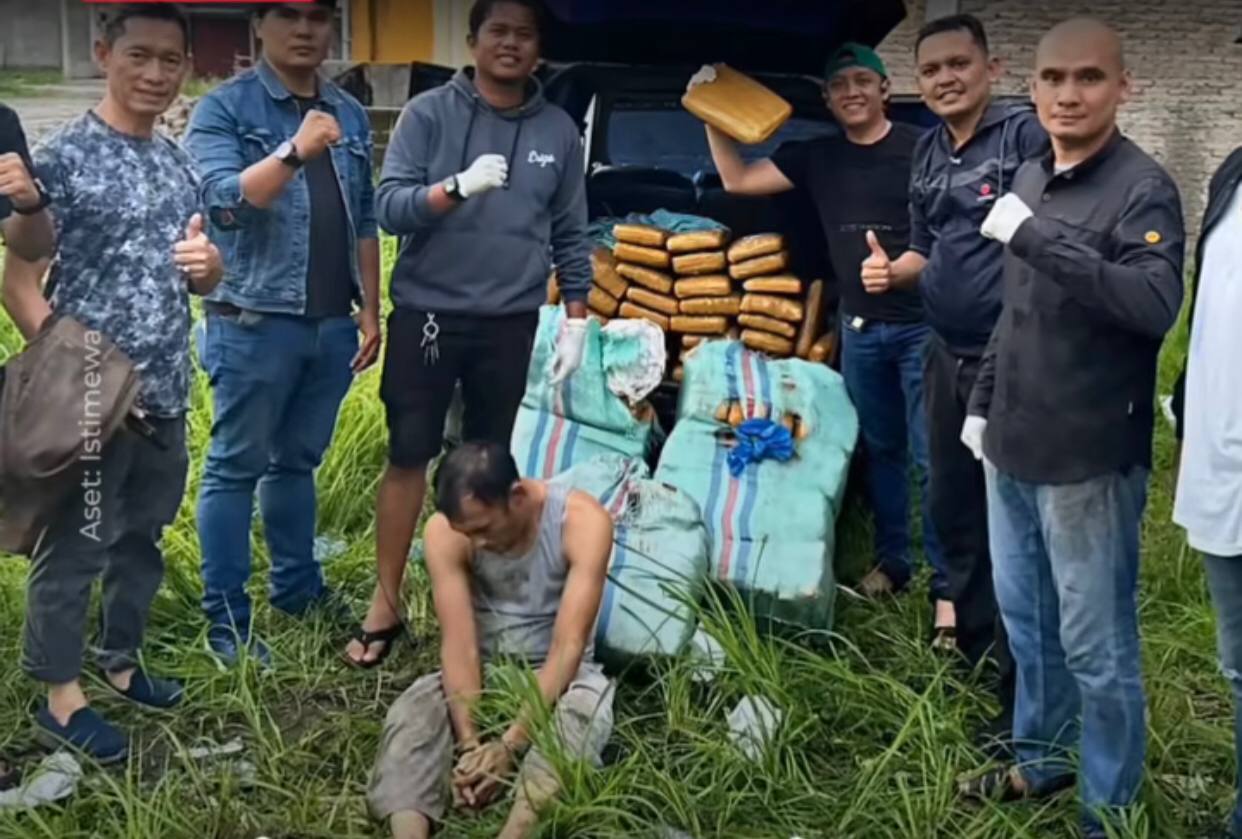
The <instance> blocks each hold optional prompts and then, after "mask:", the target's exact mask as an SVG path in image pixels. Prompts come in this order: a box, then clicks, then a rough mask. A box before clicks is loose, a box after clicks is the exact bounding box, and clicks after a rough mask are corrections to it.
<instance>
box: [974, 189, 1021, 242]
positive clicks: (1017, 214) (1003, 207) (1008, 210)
mask: <svg viewBox="0 0 1242 839" xmlns="http://www.w3.org/2000/svg"><path fill="white" fill-rule="evenodd" d="M1032 215H1034V213H1032V212H1031V208H1030V207H1028V206H1026V204H1025V203H1024V202H1023V201H1022V199H1021V198H1019V197H1018V196H1017V195H1015V194H1014V193H1012V192H1007V193H1005V194H1004V195H1002V196H1001V197H1000V200H999V201H997V202H996V204H995V205H994V206H993V207H992V212H990V213H988V217H987V218H986V219H984V220H983V227H982V228H980V230H979V232H980V233H982V234H983V236H984V238H987V239H995V240H996V241H998V242H1001V243H1002V244H1006V245H1008V244H1009V240H1010V239H1012V238H1013V236H1014V234H1015V233H1017V232H1018V228H1019V227H1021V226H1022V223H1023V222H1024V221H1026V220H1027V219H1029V218H1030V217H1031V216H1032Z"/></svg>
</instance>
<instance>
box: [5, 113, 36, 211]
mask: <svg viewBox="0 0 1242 839" xmlns="http://www.w3.org/2000/svg"><path fill="white" fill-rule="evenodd" d="M0 154H17V155H20V156H21V159H22V160H23V161H24V162H25V164H26V168H27V169H28V170H30V171H31V172H34V164H33V163H31V162H30V149H29V148H27V146H26V133H25V132H24V131H22V123H21V120H20V119H18V118H17V113H16V112H15V111H14V110H13V109H12V108H10V107H8V106H6V105H0ZM12 212H13V204H12V202H11V201H9V199H8V198H5V197H4V196H2V195H0V221H4V220H5V219H6V218H8V217H9V216H10V215H11V214H12Z"/></svg>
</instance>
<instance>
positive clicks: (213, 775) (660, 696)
mask: <svg viewBox="0 0 1242 839" xmlns="http://www.w3.org/2000/svg"><path fill="white" fill-rule="evenodd" d="M386 257H387V259H386V262H387V263H389V264H390V263H391V259H392V246H391V243H389V244H388V246H387V248H386ZM17 346H18V341H17V339H16V336H15V335H14V333H13V331H12V328H11V325H9V324H8V323H7V322H6V321H3V320H0V354H3V353H4V352H6V351H7V352H11V351H13V350H14V349H15V348H16V347H17ZM1183 346H1184V337H1181V333H1180V331H1179V337H1178V338H1177V339H1175V340H1173V341H1171V342H1170V347H1169V348H1168V350H1167V351H1166V354H1165V359H1164V364H1163V370H1162V373H1163V376H1162V378H1163V387H1164V389H1166V390H1167V388H1168V386H1169V384H1170V382H1171V378H1172V374H1173V373H1174V372H1175V367H1176V364H1177V363H1178V362H1179V360H1180V358H1181V356H1182V352H1183ZM377 386H378V372H371V373H368V374H367V375H366V376H364V377H363V378H362V379H361V381H359V383H358V384H357V386H356V387H355V388H354V390H353V392H352V393H351V394H350V396H349V398H348V400H347V402H346V404H345V406H344V409H343V411H342V415H341V421H340V425H339V428H338V432H337V436H336V440H335V443H334V446H333V448H332V449H331V451H330V453H329V455H328V457H327V460H326V462H325V463H324V466H323V468H322V470H321V471H320V474H319V487H320V504H321V522H322V529H323V530H324V531H326V532H328V533H331V534H334V535H336V536H338V537H339V538H341V539H342V540H344V541H345V542H346V544H347V545H348V548H347V550H346V551H345V553H344V555H343V556H341V557H338V558H336V559H334V560H333V561H332V562H331V564H330V565H329V566H328V575H329V577H330V578H331V581H332V583H333V584H334V585H335V586H337V587H338V588H340V589H341V590H342V591H344V592H345V593H347V594H348V595H350V596H351V597H352V598H353V599H354V600H355V602H356V603H358V604H359V606H361V604H362V602H363V600H364V598H365V597H366V596H367V593H368V591H369V586H370V582H371V567H372V539H373V516H372V499H373V497H374V490H375V484H376V480H377V477H378V475H379V472H380V469H381V467H382V464H383V461H384V442H385V432H384V424H383V416H382V410H381V407H380V404H379V402H378V399H377V393H376V389H377ZM207 395H208V393H207V388H206V385H205V383H204V382H203V380H202V378H201V377H200V378H199V380H198V382H197V383H196V388H195V394H194V399H195V409H194V412H193V415H192V417H191V434H190V438H191V441H192V456H193V464H192V469H191V479H190V486H189V492H188V493H187V497H186V501H185V503H184V505H183V508H182V510H181V513H180V515H179V517H178V520H177V522H176V525H175V526H174V527H173V528H172V529H171V531H170V532H169V534H168V537H167V540H166V547H167V555H168V574H167V580H166V584H165V585H164V587H163V589H162V590H161V591H160V594H159V597H158V599H157V601H156V603H155V608H154V612H153V615H152V620H151V628H150V634H149V640H148V645H147V655H148V657H149V659H150V661H151V663H152V665H153V667H155V668H156V669H158V670H160V671H162V672H167V673H170V674H173V675H175V676H177V677H179V678H181V679H183V680H184V681H185V683H186V685H187V690H188V694H187V699H186V702H185V703H184V704H183V705H182V707H180V708H178V709H177V710H176V711H175V713H172V714H167V715H152V714H140V713H136V712H135V711H133V710H131V709H129V708H127V707H122V706H119V705H117V704H116V703H114V702H110V701H108V700H106V699H105V698H104V693H103V692H102V691H101V690H99V689H98V685H95V686H94V687H93V688H92V694H93V695H94V696H98V697H100V701H99V704H100V706H101V707H103V708H104V709H105V710H106V711H107V713H109V714H110V715H111V716H113V717H114V718H115V719H117V720H118V721H119V722H121V723H122V724H124V725H126V726H127V727H129V729H130V730H131V731H132V732H133V733H134V737H135V746H136V748H135V749H134V752H133V757H132V758H131V760H130V762H129V764H128V765H127V766H123V767H121V768H119V769H113V770H108V771H103V770H95V769H92V770H91V771H89V773H88V777H87V779H86V781H85V782H84V784H83V786H82V788H81V789H80V790H79V792H78V794H77V795H75V796H74V797H73V798H72V799H71V800H69V801H68V802H67V803H65V804H64V805H63V806H59V807H52V808H48V809H44V810H39V811H36V812H32V813H28V814H22V815H13V814H0V836H21V837H88V836H89V837H118V839H119V837H127V838H128V837H182V836H185V837H221V839H224V837H237V839H243V837H254V836H257V835H267V836H270V837H338V836H375V835H380V828H379V826H378V825H376V824H374V823H373V822H371V821H370V819H369V818H368V816H367V814H366V809H365V804H364V795H365V789H366V780H367V774H368V770H369V767H370V763H371V760H372V758H373V756H374V752H375V747H376V740H377V737H378V735H379V733H380V727H381V724H382V721H383V717H384V713H385V711H386V709H387V708H388V706H389V704H390V703H391V702H392V700H393V699H394V698H395V697H396V696H397V695H398V693H399V692H400V691H401V690H402V689H403V688H405V687H406V686H407V685H409V684H410V683H412V682H413V680H414V679H415V677H416V676H418V675H419V674H421V673H423V672H426V671H427V670H428V669H431V668H433V667H435V666H436V651H435V645H434V642H432V641H430V640H427V641H425V642H424V644H423V646H422V647H420V648H419V649H417V650H411V649H410V648H409V647H407V646H402V647H401V648H400V649H399V651H398V652H397V653H396V654H395V655H394V656H393V658H391V659H390V663H389V665H388V666H387V667H386V668H384V669H383V670H381V671H379V672H377V673H370V674H360V673H356V672H353V671H350V670H347V669H345V668H344V667H343V666H342V665H341V664H340V663H338V659H337V654H338V651H339V650H340V648H341V641H342V638H341V637H339V634H338V630H335V629H333V628H331V627H326V626H323V625H318V624H314V623H312V624H309V625H306V624H299V623H294V622H292V621H290V620H287V619H284V618H282V617H279V616H277V615H275V614H273V613H272V612H270V611H269V610H267V609H266V607H265V605H264V601H263V590H264V580H265V574H264V573H263V572H264V570H265V566H266V558H265V549H264V548H263V547H262V543H261V542H259V543H257V544H258V547H257V549H256V550H257V558H256V566H257V567H256V574H255V577H254V581H255V582H254V595H255V597H256V602H257V603H258V604H259V609H258V614H257V618H256V620H257V621H258V625H259V629H260V631H261V633H262V634H263V635H264V636H265V637H266V638H267V639H268V640H269V641H270V642H271V644H272V647H273V649H274V651H275V655H276V662H277V668H276V670H275V672H274V673H271V674H267V675H261V674H259V673H256V672H254V671H252V670H243V671H242V672H236V673H221V672H219V671H218V670H217V669H216V668H215V666H214V665H213V663H212V661H211V660H210V658H209V657H208V656H207V654H206V653H205V652H204V647H203V630H204V625H203V623H202V620H201V617H200V613H199V609H198V597H199V592H200V588H199V582H198V550H197V538H196V535H195V531H194V519H193V509H194V498H195V495H196V492H197V485H198V480H197V474H198V470H199V467H200V464H201V459H202V455H203V447H204V444H205V442H206V439H207V432H208V426H209V418H208V408H207V404H208V403H207ZM1171 461H1172V446H1171V441H1170V438H1169V435H1168V433H1167V429H1166V428H1165V427H1164V426H1163V424H1162V425H1161V428H1160V432H1159V440H1158V443H1157V463H1158V465H1157V469H1156V472H1155V474H1154V476H1153V479H1152V492H1151V503H1150V505H1149V510H1148V518H1147V524H1146V533H1145V539H1144V567H1143V585H1142V606H1141V608H1142V628H1143V653H1144V664H1145V672H1146V677H1147V689H1148V696H1149V699H1150V723H1151V740H1150V748H1149V755H1150V757H1149V772H1148V775H1147V782H1146V786H1145V789H1144V794H1143V801H1144V807H1143V810H1142V812H1141V813H1140V814H1139V816H1138V818H1137V819H1136V820H1135V824H1134V826H1133V829H1131V830H1130V831H1128V833H1127V834H1126V835H1129V836H1134V837H1157V836H1159V837H1165V836H1168V837H1183V836H1192V835H1198V833H1200V832H1201V831H1202V830H1203V829H1205V828H1207V827H1209V826H1212V825H1214V824H1216V823H1218V822H1220V821H1221V820H1222V819H1223V818H1224V816H1225V814H1226V812H1227V808H1228V805H1229V799H1230V794H1231V784H1232V777H1233V756H1232V734H1231V725H1232V716H1231V709H1230V704H1229V701H1228V698H1227V694H1226V691H1225V687H1224V684H1223V682H1222V681H1221V680H1220V678H1219V677H1218V675H1217V672H1216V665H1215V662H1214V656H1213V617H1212V612H1211V609H1210V606H1209V603H1208V600H1207V596H1206V592H1205V589H1204V583H1203V577H1202V572H1201V567H1200V562H1199V560H1198V558H1196V557H1195V556H1194V555H1193V554H1192V553H1190V552H1189V551H1188V550H1187V549H1186V547H1185V543H1184V540H1183V538H1182V535H1181V534H1180V533H1179V532H1178V530H1177V529H1176V528H1174V527H1173V525H1172V524H1171V523H1170V508H1171V497H1170V491H1171V487H1172V480H1173V476H1172V474H1171ZM867 545H868V537H867V525H866V523H865V521H863V516H862V514H861V511H860V507H859V505H858V502H857V501H856V500H852V501H851V502H850V504H849V509H848V510H847V512H846V515H845V517H844V519H843V521H842V525H841V558H840V563H839V565H840V571H841V578H842V579H843V580H846V581H851V582H852V581H853V580H854V579H856V578H857V575H858V574H859V572H861V571H862V570H863V569H865V567H866V566H867V564H868V561H869V558H868V549H867ZM25 572H26V567H25V564H24V562H23V561H20V560H15V559H10V560H4V561H0V646H2V650H0V661H3V664H2V665H0V738H3V739H2V740H0V750H3V751H5V752H7V753H9V754H17V755H23V756H30V758H31V759H32V758H33V750H32V749H31V746H30V739H29V724H28V715H27V708H28V706H29V704H30V703H31V702H32V700H34V699H35V698H36V695H37V690H36V686H35V685H33V684H32V683H31V682H30V681H29V680H27V679H26V678H25V677H23V676H22V674H21V673H20V671H19V669H18V657H19V643H20V635H21V621H22V608H23V582H24V575H25ZM424 583H425V581H424V577H423V574H422V571H421V568H415V570H414V573H413V580H412V586H411V590H412V592H413V597H412V598H411V606H410V618H411V620H412V622H413V623H414V625H415V626H416V627H417V629H418V632H419V634H420V635H422V636H423V637H424V638H426V639H432V638H434V635H435V625H434V620H433V617H432V612H431V610H430V607H429V602H428V599H427V590H426V587H425V584H424ZM839 602H840V603H841V607H840V614H839V620H838V623H837V627H836V630H837V632H838V635H836V636H834V638H833V639H832V640H831V641H830V642H819V643H818V644H816V645H815V646H809V645H799V644H796V643H792V642H790V641H787V640H781V639H774V638H769V637H766V636H764V635H761V634H760V633H758V632H757V631H756V630H755V627H754V626H753V624H752V623H751V622H750V621H748V620H744V619H740V618H739V617H738V616H737V613H736V608H735V604H731V603H729V602H727V598H726V602H723V603H722V602H719V601H718V600H715V599H712V600H710V601H709V602H708V603H707V604H706V605H704V606H703V607H702V622H703V624H704V626H705V627H706V629H707V630H708V632H709V633H710V634H711V635H713V636H714V637H715V638H716V639H717V640H719V641H720V642H721V645H722V646H723V648H724V649H725V651H726V654H727V660H726V663H725V664H724V666H723V668H722V670H721V673H720V675H719V676H718V678H717V680H716V681H715V683H714V684H713V685H710V686H704V685H701V684H698V683H696V682H695V681H694V680H693V678H692V673H693V668H692V666H691V665H690V664H689V663H687V662H673V663H670V664H667V665H665V666H663V667H661V668H659V669H658V670H657V671H656V672H654V673H646V674H643V675H642V676H641V677H639V676H635V677H633V678H629V679H627V680H626V683H625V685H624V686H623V688H622V689H621V692H620V696H619V699H618V706H617V710H618V713H617V726H616V731H615V734H614V737H613V743H612V745H611V747H610V750H609V755H608V758H609V765H608V768H607V769H606V770H605V771H602V772H581V771H579V772H574V773H571V774H570V777H569V781H568V785H567V789H566V792H565V796H564V799H563V802H562V803H561V804H560V805H559V806H557V807H556V808H555V809H554V810H553V811H551V812H550V813H549V814H548V817H547V820H546V822H545V825H544V831H543V835H545V836H549V837H553V836H554V837H595V836H600V837H602V836H615V837H643V836H655V835H658V834H657V833H656V828H657V826H658V825H660V824H668V825H671V826H673V827H676V828H679V829H681V830H685V831H687V832H688V833H690V834H691V835H693V836H696V837H748V838H749V837H756V839H789V837H791V836H793V835H800V836H803V837H806V838H807V839H810V837H903V839H904V838H905V837H919V839H922V838H923V837H954V839H984V837H996V838H997V839H1001V837H1023V836H1049V837H1060V836H1066V835H1069V834H1070V831H1071V830H1072V828H1073V825H1074V824H1075V821H1076V817H1077V808H1076V805H1075V802H1074V799H1073V797H1072V796H1071V797H1064V798H1061V799H1059V800H1057V801H1054V802H1052V803H1049V804H1044V805H1039V806H1036V805H1030V806H1027V805H1024V806H1020V807H1014V808H1009V809H1002V808H999V807H979V808H976V807H970V806H966V805H964V804H963V803H962V802H960V801H959V800H958V799H957V798H956V797H955V794H954V780H955V777H956V775H957V774H958V773H960V772H963V771H968V770H970V769H972V768H974V767H976V766H977V765H978V764H979V762H980V756H979V755H978V754H977V753H976V752H974V751H973V750H972V748H971V747H970V745H969V734H970V731H971V729H972V728H973V727H974V726H975V725H977V724H978V723H979V722H980V721H981V720H982V719H983V717H984V716H985V715H986V714H987V713H988V712H989V711H990V710H991V709H992V706H991V702H990V699H989V697H988V695H987V693H986V691H984V690H983V689H982V687H981V686H980V684H979V683H978V682H976V681H975V680H972V679H970V678H966V677H964V676H962V675H960V674H958V673H955V672H954V671H952V670H951V669H947V668H946V667H945V666H944V665H943V664H942V662H941V661H940V660H938V659H937V658H936V657H934V656H933V655H932V654H930V653H929V652H928V651H927V650H926V649H925V641H924V639H925V637H926V634H927V628H928V621H929V615H928V610H927V605H926V602H925V598H924V597H922V596H921V592H920V593H919V594H915V595H912V596H908V597H905V598H903V599H901V600H899V601H896V602H893V603H886V604H879V605H876V604H867V603H860V602H857V601H854V600H853V599H851V598H848V597H842V598H841V599H840V601H839ZM755 693H758V694H762V695H765V696H767V697H769V698H770V699H771V700H772V701H774V702H775V703H777V704H778V705H780V706H781V707H782V709H783V710H784V712H785V716H786V723H785V725H784V726H783V728H782V729H781V732H780V734H779V736H778V737H777V739H776V741H775V745H774V748H773V749H772V750H770V752H769V753H768V754H767V755H766V756H765V758H764V759H763V760H762V761H761V762H760V763H759V764H758V765H754V764H751V763H749V762H747V761H746V760H745V759H744V758H742V757H741V756H740V755H739V754H738V753H737V752H736V751H735V750H734V749H733V748H731V747H730V746H729V745H728V738H727V730H726V725H725V715H726V713H727V712H728V710H729V709H730V708H731V707H733V705H734V704H735V703H736V702H737V701H738V699H739V698H740V697H742V696H744V695H747V694H755ZM233 737H240V738H241V739H242V741H243V742H244V743H245V748H246V755H245V757H246V759H248V760H249V761H251V762H252V763H253V764H254V765H255V767H256V779H255V782H254V783H253V784H249V785H242V784H240V783H239V782H237V781H236V780H235V779H234V778H233V777H232V776H231V775H230V773H229V772H228V770H227V767H225V766H222V765H220V764H213V763H195V762H193V761H190V760H189V759H188V758H187V757H186V756H185V749H186V748H187V747H189V746H192V745H193V744H195V743H196V742H198V741H200V740H212V741H215V742H221V743H222V742H224V741H226V740H229V739H231V738H233ZM500 817H501V814H500V813H499V812H491V813H488V814H486V815H485V816H483V817H481V818H478V819H474V818H455V819H454V820H453V821H452V822H451V823H450V824H449V826H448V829H447V830H446V831H445V832H444V834H443V835H445V836H450V837H457V836H469V837H475V836H478V837H483V836H488V835H493V834H494V831H495V829H496V827H497V825H498V823H499V819H500Z"/></svg>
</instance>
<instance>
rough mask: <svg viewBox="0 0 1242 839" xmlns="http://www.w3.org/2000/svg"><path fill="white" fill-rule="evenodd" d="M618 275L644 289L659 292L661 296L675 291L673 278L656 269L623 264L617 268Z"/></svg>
mask: <svg viewBox="0 0 1242 839" xmlns="http://www.w3.org/2000/svg"><path fill="white" fill-rule="evenodd" d="M617 273H618V274H619V275H621V276H622V277H624V278H625V279H627V280H632V281H633V282H636V283H638V284H639V285H640V286H642V287H643V288H647V289H650V290H652V291H658V292H659V293H660V294H668V293H669V292H670V291H672V290H673V278H672V277H670V276H669V275H668V274H665V273H664V272H663V271H657V270H655V269H654V268H644V267H642V266H641V265H626V264H625V263H624V262H623V263H621V264H620V265H618V266H617Z"/></svg>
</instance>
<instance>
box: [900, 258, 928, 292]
mask: <svg viewBox="0 0 1242 839" xmlns="http://www.w3.org/2000/svg"><path fill="white" fill-rule="evenodd" d="M926 267H927V257H925V256H923V254H921V253H919V252H918V251H906V252H905V253H903V254H902V255H901V256H899V257H898V258H897V259H895V260H893V285H895V286H897V288H914V287H915V286H917V285H918V284H919V275H920V274H922V273H923V269H924V268H926Z"/></svg>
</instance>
